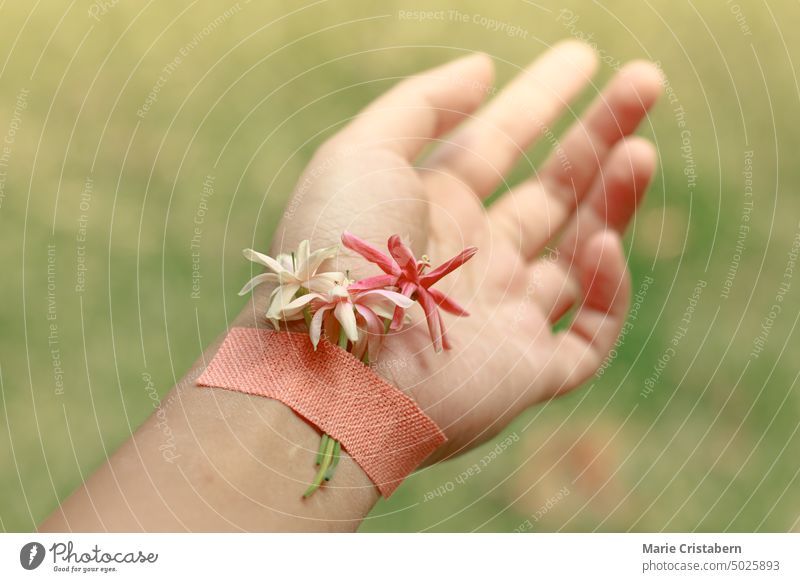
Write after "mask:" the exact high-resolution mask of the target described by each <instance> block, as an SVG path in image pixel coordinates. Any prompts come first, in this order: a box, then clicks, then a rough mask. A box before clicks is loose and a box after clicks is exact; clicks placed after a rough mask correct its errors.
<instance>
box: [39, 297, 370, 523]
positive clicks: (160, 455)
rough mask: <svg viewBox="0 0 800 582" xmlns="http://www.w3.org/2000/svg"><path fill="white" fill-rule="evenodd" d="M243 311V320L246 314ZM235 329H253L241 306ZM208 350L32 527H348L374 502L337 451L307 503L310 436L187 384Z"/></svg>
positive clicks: (260, 401) (279, 415)
mask: <svg viewBox="0 0 800 582" xmlns="http://www.w3.org/2000/svg"><path fill="white" fill-rule="evenodd" d="M248 312H250V313H251V314H250V315H248ZM235 325H252V310H245V312H244V313H243V316H242V317H240V318H239V319H238V320H237V322H236V323H235ZM218 347H219V342H217V343H215V345H213V346H211V347H210V348H208V349H207V350H206V352H205V354H204V355H203V357H201V358H200V359H198V361H197V362H196V363H195V364H194V366H192V368H191V369H190V370H189V372H187V374H186V375H185V376H184V378H183V379H182V380H181V382H180V383H179V384H178V385H177V386H176V387H174V388H173V389H172V391H171V392H170V393H169V395H168V396H166V397H165V398H164V399H163V400H162V405H161V407H160V408H159V409H158V410H157V411H156V412H155V413H154V414H153V415H152V416H151V417H150V418H149V419H148V420H147V421H146V422H145V423H144V424H143V425H142V426H141V427H140V428H139V429H138V430H137V431H136V433H135V434H134V435H133V436H132V437H131V438H130V439H129V440H128V441H127V442H126V443H125V444H124V445H123V446H122V447H121V448H120V449H119V450H118V451H117V452H116V453H115V454H114V455H113V456H112V457H111V458H110V459H109V460H108V461H107V462H106V463H104V464H103V466H102V467H101V468H100V469H98V470H97V471H96V472H95V473H94V474H93V475H92V476H91V477H90V478H89V479H88V480H87V482H86V483H85V484H84V485H82V486H81V487H80V488H79V489H78V490H77V491H76V492H75V493H73V494H72V496H71V497H69V499H67V500H66V501H65V502H64V503H63V504H62V506H61V507H59V508H58V509H57V510H56V511H55V512H54V513H53V515H51V516H50V518H48V519H47V520H46V521H45V522H44V523H43V524H42V525H41V527H40V530H41V531H69V530H72V531H105V530H108V531H141V530H144V531H186V530H188V531H240V530H245V531H295V530H311V531H353V530H355V529H356V528H357V527H358V525H359V523H360V522H361V520H362V519H363V518H364V516H365V515H366V514H367V513H368V512H369V511H370V509H371V508H372V506H373V505H374V504H375V502H376V501H377V499H378V492H377V490H376V489H375V487H374V485H373V484H372V482H371V481H370V480H369V479H368V477H367V476H366V474H365V473H364V472H363V471H362V470H361V469H360V467H359V466H358V465H357V464H356V463H355V462H354V461H353V460H352V459H351V458H350V457H349V456H348V455H346V454H343V455H342V459H341V462H340V464H339V467H338V468H337V471H336V479H334V480H333V481H331V482H330V483H329V484H327V485H326V486H325V487H324V490H323V491H320V492H319V493H318V494H317V495H314V496H312V497H311V498H309V499H303V498H302V497H301V495H302V492H303V491H304V490H305V488H306V486H307V485H308V482H309V480H310V478H311V477H313V474H314V470H315V467H314V457H315V456H316V452H317V448H318V446H319V433H318V432H317V431H316V430H315V429H314V428H313V427H312V426H310V425H309V424H307V423H306V422H305V421H304V420H302V419H301V418H300V417H298V416H297V415H296V414H295V413H294V412H293V411H292V410H290V409H289V408H288V407H286V406H285V405H283V404H282V403H280V402H278V401H275V400H270V399H267V398H261V397H258V396H249V395H246V394H242V393H238V392H230V391H227V390H219V389H211V388H198V387H197V386H196V385H195V379H196V378H197V377H198V376H199V375H200V373H201V372H202V370H203V368H204V362H208V361H210V359H211V358H212V357H213V355H214V353H215V352H216V350H217V348H218Z"/></svg>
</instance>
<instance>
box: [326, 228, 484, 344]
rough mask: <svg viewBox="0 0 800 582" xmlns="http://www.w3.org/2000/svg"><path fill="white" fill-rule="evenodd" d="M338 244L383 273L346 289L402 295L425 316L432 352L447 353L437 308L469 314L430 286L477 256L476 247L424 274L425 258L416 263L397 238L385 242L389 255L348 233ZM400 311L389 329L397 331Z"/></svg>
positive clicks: (428, 264)
mask: <svg viewBox="0 0 800 582" xmlns="http://www.w3.org/2000/svg"><path fill="white" fill-rule="evenodd" d="M342 244H343V245H344V246H345V247H347V248H348V249H350V250H351V251H354V252H356V253H358V254H359V255H361V256H362V257H364V258H365V259H367V260H368V261H370V262H371V263H375V264H376V265H378V267H380V269H381V270H382V271H383V273H384V274H383V275H376V276H374V277H368V278H366V279H362V280H360V281H357V282H356V283H353V284H352V285H351V286H350V289H351V290H368V289H377V288H383V287H395V288H397V289H399V290H400V293H401V294H402V295H404V296H406V297H412V298H414V299H416V300H417V301H418V302H419V304H420V306H421V307H422V310H423V311H424V312H425V319H426V320H427V322H428V331H429V332H430V335H431V341H432V342H433V347H434V349H435V350H436V351H437V352H440V351H442V348H444V349H450V344H449V342H448V341H447V335H446V334H445V330H444V324H443V323H442V314H441V313H440V312H439V310H438V309H437V307H440V308H442V309H444V310H445V311H447V312H448V313H452V314H454V315H458V316H467V315H469V314H468V313H467V311H466V310H465V309H464V308H463V307H461V306H460V305H459V304H458V303H456V302H455V301H454V300H452V299H451V298H449V297H448V296H447V295H445V294H444V293H442V292H441V291H438V290H436V289H431V286H432V285H433V284H434V283H436V282H437V281H439V279H441V278H442V277H444V276H445V275H447V274H448V273H451V272H452V271H454V270H456V269H457V268H458V267H460V266H461V265H463V264H464V263H466V262H467V261H468V260H470V259H471V258H472V257H473V256H474V255H475V253H476V252H478V249H477V248H476V247H468V248H466V249H464V250H463V251H461V252H460V253H459V254H457V255H456V256H455V257H453V258H452V259H450V260H449V261H446V262H444V263H442V264H441V265H439V266H438V267H436V268H435V269H433V270H431V271H428V272H427V273H426V272H425V270H426V269H428V268H430V266H431V264H430V261H429V260H428V258H427V257H426V256H424V255H423V257H422V260H417V259H416V258H415V257H414V253H412V252H411V249H410V248H408V246H406V245H405V244H403V242H402V241H401V240H400V237H399V236H397V235H393V236H391V237H390V238H389V242H388V244H387V246H388V248H389V255H386V254H385V253H384V252H383V251H381V250H380V249H378V248H377V247H375V246H373V245H372V244H370V243H368V242H367V241H365V240H363V239H360V238H359V237H357V236H355V235H353V234H351V233H349V232H345V233H344V234H343V235H342ZM403 309H404V308H403V307H400V306H398V307H397V308H396V309H395V312H394V317H393V318H392V324H391V329H398V328H399V327H400V326H401V325H402V321H403Z"/></svg>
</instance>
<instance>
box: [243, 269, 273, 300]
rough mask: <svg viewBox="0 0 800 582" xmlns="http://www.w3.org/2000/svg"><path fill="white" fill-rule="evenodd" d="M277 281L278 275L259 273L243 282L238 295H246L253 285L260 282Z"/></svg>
mask: <svg viewBox="0 0 800 582" xmlns="http://www.w3.org/2000/svg"><path fill="white" fill-rule="evenodd" d="M277 281H278V275H276V274H275V273H261V274H260V275H256V276H255V277H253V278H252V279H250V280H249V281H248V282H247V283H245V284H244V287H242V290H241V291H239V295H247V294H248V293H250V291H251V290H252V289H253V288H254V287H256V286H258V285H261V283H275V282H277Z"/></svg>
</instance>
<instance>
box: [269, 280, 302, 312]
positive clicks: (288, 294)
mask: <svg viewBox="0 0 800 582" xmlns="http://www.w3.org/2000/svg"><path fill="white" fill-rule="evenodd" d="M299 290H300V285H298V284H296V283H289V284H288V285H281V286H280V287H276V288H275V291H273V292H272V301H271V302H270V304H269V309H267V317H268V318H269V319H281V315H280V312H281V310H282V309H283V308H284V307H285V306H286V304H287V303H289V302H290V301H291V300H292V298H293V297H294V296H295V293H297V292H298V291H299Z"/></svg>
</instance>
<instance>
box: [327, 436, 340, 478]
mask: <svg viewBox="0 0 800 582" xmlns="http://www.w3.org/2000/svg"><path fill="white" fill-rule="evenodd" d="M331 440H333V439H331ZM341 454H342V443H340V442H339V441H333V453H332V454H331V464H330V467H328V470H327V471H325V480H326V481H330V480H331V477H333V473H334V471H336V465H338V464H339V457H340V456H341Z"/></svg>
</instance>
